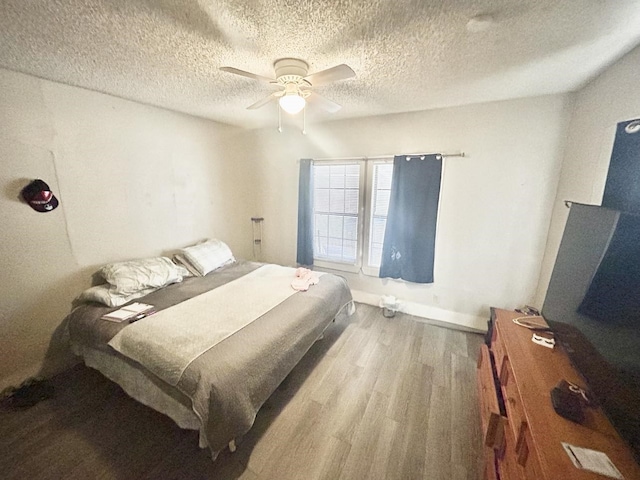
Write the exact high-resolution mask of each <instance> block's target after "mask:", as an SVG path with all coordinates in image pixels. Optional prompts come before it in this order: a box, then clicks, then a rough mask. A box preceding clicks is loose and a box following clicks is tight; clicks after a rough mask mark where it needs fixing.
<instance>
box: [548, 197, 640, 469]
mask: <svg viewBox="0 0 640 480" xmlns="http://www.w3.org/2000/svg"><path fill="white" fill-rule="evenodd" d="M542 314H543V316H544V317H545V319H546V320H547V322H548V323H549V326H550V327H551V328H552V330H553V332H554V335H555V336H556V339H557V341H559V342H560V344H561V345H562V346H563V347H564V348H565V349H566V350H567V352H568V354H569V357H570V359H571V361H572V363H573V364H574V366H575V367H576V368H577V369H578V370H579V371H580V373H581V374H582V376H583V377H584V378H585V380H586V382H587V386H588V388H589V389H590V390H591V392H592V394H593V396H594V397H595V398H596V400H597V401H598V403H599V404H600V405H601V406H602V408H603V409H604V411H605V413H606V414H607V416H608V417H609V419H610V420H611V423H612V424H613V425H614V427H615V428H616V429H617V430H618V432H619V433H620V435H621V436H622V437H623V438H624V439H625V440H626V441H627V442H628V443H629V444H630V446H631V448H632V449H633V451H634V453H635V455H636V459H638V458H640V215H637V214H632V213H623V212H619V211H616V210H611V209H608V208H603V207H597V206H591V205H580V204H576V203H574V204H573V205H572V206H571V211H570V213H569V217H568V219H567V224H566V226H565V230H564V234H563V237H562V242H561V244H560V249H559V251H558V256H557V258H556V263H555V266H554V268H553V273H552V275H551V281H550V283H549V289H548V291H547V295H546V297H545V301H544V306H543V308H542Z"/></svg>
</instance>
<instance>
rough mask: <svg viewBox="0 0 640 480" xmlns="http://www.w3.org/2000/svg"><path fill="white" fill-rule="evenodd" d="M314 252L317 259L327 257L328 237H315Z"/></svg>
mask: <svg viewBox="0 0 640 480" xmlns="http://www.w3.org/2000/svg"><path fill="white" fill-rule="evenodd" d="M313 252H314V255H315V256H316V257H326V256H327V237H314V239H313Z"/></svg>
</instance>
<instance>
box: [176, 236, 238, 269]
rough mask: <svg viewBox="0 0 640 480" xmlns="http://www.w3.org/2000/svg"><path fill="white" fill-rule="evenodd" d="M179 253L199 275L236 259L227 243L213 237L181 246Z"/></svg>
mask: <svg viewBox="0 0 640 480" xmlns="http://www.w3.org/2000/svg"><path fill="white" fill-rule="evenodd" d="M180 254H181V255H182V256H183V257H184V258H185V259H186V260H187V261H188V262H189V263H190V264H191V266H193V268H194V269H195V270H196V271H197V272H198V273H199V274H200V275H206V274H207V273H209V272H212V271H214V270H216V269H218V268H220V267H222V266H224V265H227V264H228V263H232V262H235V261H236V259H235V258H234V256H233V254H232V253H231V249H230V248H229V247H228V246H227V244H226V243H224V242H221V241H220V240H215V239H214V240H208V241H206V242H204V243H199V244H198V245H194V246H192V247H187V248H183V249H182V250H180Z"/></svg>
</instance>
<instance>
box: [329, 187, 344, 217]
mask: <svg viewBox="0 0 640 480" xmlns="http://www.w3.org/2000/svg"><path fill="white" fill-rule="evenodd" d="M329 191H330V192H331V193H330V196H329V199H330V200H329V211H330V212H331V213H344V190H343V189H337V188H332V189H331V190H329Z"/></svg>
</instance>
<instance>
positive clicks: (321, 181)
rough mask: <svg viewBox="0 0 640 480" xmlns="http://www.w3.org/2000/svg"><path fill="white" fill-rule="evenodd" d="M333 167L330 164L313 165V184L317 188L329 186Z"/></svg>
mask: <svg viewBox="0 0 640 480" xmlns="http://www.w3.org/2000/svg"><path fill="white" fill-rule="evenodd" d="M330 176H331V168H330V167H329V166H328V165H323V166H314V167H313V185H314V187H315V188H329V178H330Z"/></svg>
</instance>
